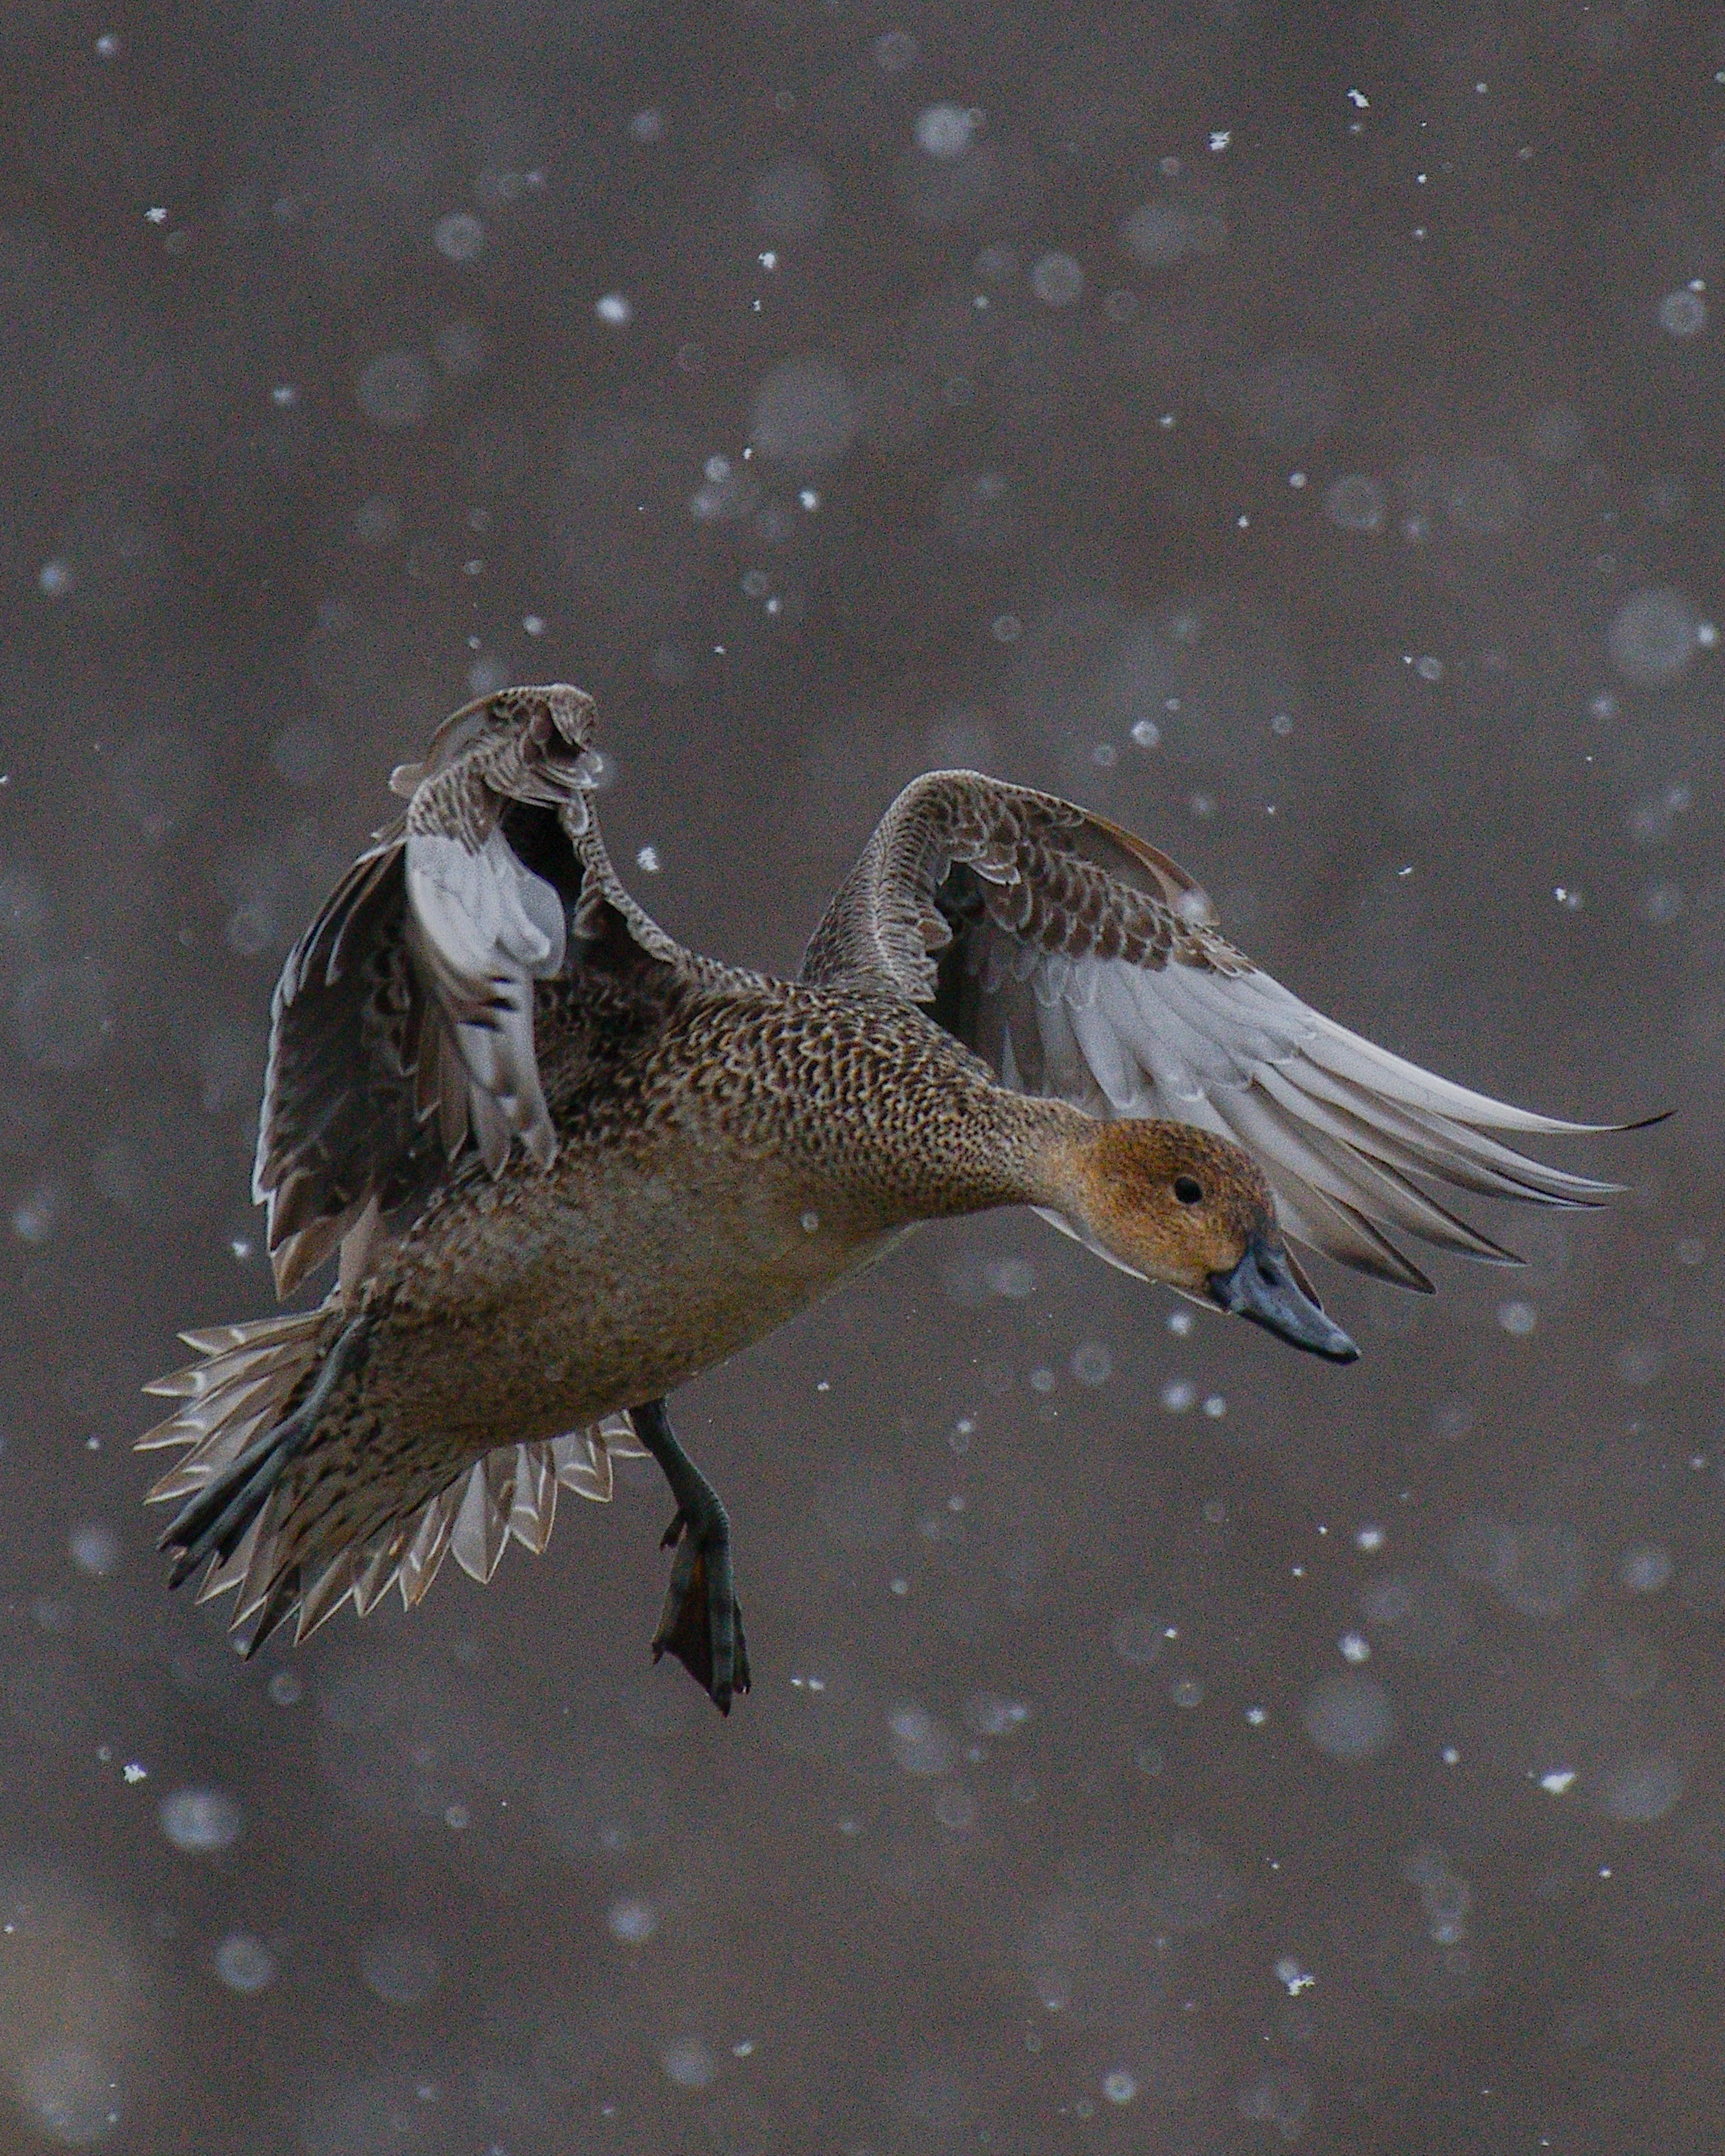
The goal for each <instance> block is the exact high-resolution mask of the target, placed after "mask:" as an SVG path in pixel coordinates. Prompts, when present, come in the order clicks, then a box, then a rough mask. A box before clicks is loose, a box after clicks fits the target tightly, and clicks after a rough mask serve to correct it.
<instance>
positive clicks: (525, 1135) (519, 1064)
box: [407, 826, 566, 1171]
mask: <svg viewBox="0 0 1725 2156" xmlns="http://www.w3.org/2000/svg"><path fill="white" fill-rule="evenodd" d="M407 884H408V905H409V906H410V908H411V910H412V926H411V928H410V931H409V933H410V935H411V936H412V938H413V945H414V950H415V955H416V957H418V958H419V959H420V961H421V962H422V963H423V964H424V968H425V970H426V972H427V973H428V974H429V977H430V979H431V983H432V985H433V988H434V991H435V993H436V995H437V998H438V1001H439V1003H440V1004H442V1006H443V1009H444V1014H445V1015H446V1016H447V1018H448V1019H449V1023H450V1024H451V1026H452V1027H453V1029H454V1037H455V1045H456V1048H457V1051H458V1053H459V1056H460V1059H461V1063H462V1066H463V1068H464V1069H465V1071H466V1073H467V1076H468V1078H469V1080H470V1081H471V1083H470V1099H469V1109H470V1114H471V1116H472V1119H473V1127H474V1131H475V1136H476V1137H477V1138H478V1141H479V1143H480V1150H481V1152H483V1153H484V1154H485V1161H486V1164H487V1165H488V1166H489V1167H490V1168H492V1169H493V1170H494V1171H495V1169H496V1168H498V1167H500V1166H501V1164H502V1161H503V1159H504V1158H507V1154H508V1149H509V1140H510V1137H511V1134H518V1135H519V1136H520V1137H521V1139H522V1140H523V1142H525V1143H526V1147H527V1150H528V1151H529V1152H531V1154H532V1155H533V1157H534V1158H535V1159H536V1160H537V1161H538V1162H539V1163H540V1164H541V1165H542V1166H546V1165H548V1164H549V1163H550V1161H551V1159H552V1157H553V1155H554V1154H555V1152H556V1149H557V1147H556V1140H555V1137H553V1135H552V1127H551V1116H550V1114H549V1112H548V1111H547V1107H546V1105H545V1096H544V1093H543V1091H542V1089H541V1086H540V1083H539V1067H538V1062H537V1060H536V1055H535V1052H534V1045H533V983H534V982H535V981H536V980H546V979H549V978H552V976H553V975H555V974H556V973H558V972H559V971H560V970H561V968H562V962H563V953H564V948H565V936H566V931H565V927H564V922H563V909H562V901H560V900H559V899H558V897H557V893H556V891H553V890H552V886H551V885H549V884H548V883H547V882H546V881H545V880H544V879H543V878H542V876H537V875H534V874H533V872H532V871H531V870H530V869H528V868H526V867H525V866H524V865H523V864H522V863H521V860H520V859H519V858H518V857H517V855H516V853H515V851H514V850H513V849H512V848H511V846H510V844H508V842H507V840H506V839H505V838H504V836H503V834H502V832H501V830H500V829H496V828H495V826H494V827H493V829H491V831H490V833H489V834H488V835H487V836H486V838H485V843H484V844H482V845H480V846H479V847H477V848H475V847H471V846H470V845H468V844H466V843H465V841H464V840H462V839H459V838H450V837H447V836H445V835H444V834H441V833H436V832H424V833H421V832H410V833H409V834H408V841H407Z"/></svg>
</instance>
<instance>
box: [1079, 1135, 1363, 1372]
mask: <svg viewBox="0 0 1725 2156" xmlns="http://www.w3.org/2000/svg"><path fill="white" fill-rule="evenodd" d="M1070 1177H1071V1183H1072V1186H1073V1188H1072V1197H1073V1198H1074V1199H1076V1201H1077V1202H1076V1206H1075V1207H1074V1208H1073V1209H1074V1210H1076V1212H1077V1213H1078V1214H1079V1216H1080V1219H1081V1224H1082V1226H1083V1228H1084V1229H1085V1230H1086V1233H1087V1234H1088V1235H1089V1236H1090V1237H1091V1239H1092V1240H1094V1241H1095V1242H1096V1243H1097V1244H1098V1245H1100V1246H1101V1249H1102V1250H1103V1251H1104V1252H1105V1253H1106V1255H1108V1256H1109V1257H1111V1258H1113V1259H1114V1260H1117V1262H1118V1263H1119V1264H1121V1265H1125V1266H1126V1267H1127V1268H1128V1270H1131V1271H1132V1272H1136V1273H1142V1274H1143V1275H1144V1276H1145V1277H1146V1278H1147V1279H1149V1280H1155V1281H1163V1282H1164V1283H1165V1284H1166V1285H1167V1286H1169V1287H1174V1288H1178V1289H1179V1290H1180V1291H1181V1293H1182V1294H1183V1295H1189V1296H1193V1297H1194V1298H1195V1299H1196V1300H1198V1301H1204V1302H1211V1303H1214V1304H1215V1305H1216V1306H1217V1307H1218V1308H1219V1309H1222V1310H1226V1311H1231V1312H1233V1313H1234V1314H1235V1316H1236V1317H1249V1318H1250V1319H1251V1321H1252V1322H1253V1323H1254V1324H1255V1325H1261V1326H1264V1327H1266V1328H1267V1329H1268V1330H1269V1331H1270V1332H1274V1333H1276V1334H1277V1335H1278V1336H1279V1337H1281V1338H1282V1339H1284V1340H1286V1341H1287V1342H1290V1343H1291V1345H1292V1346H1293V1347H1304V1348H1307V1349H1308V1350H1309V1351H1310V1352H1311V1353H1312V1354H1314V1355H1322V1356H1323V1357H1324V1358H1326V1359H1327V1361H1329V1362H1332V1363H1352V1362H1354V1361H1356V1360H1357V1359H1358V1355H1359V1350H1358V1347H1355V1346H1354V1344H1353V1342H1352V1341H1351V1340H1350V1339H1349V1338H1348V1335H1347V1334H1346V1333H1345V1332H1343V1330H1342V1328H1341V1327H1340V1326H1339V1325H1337V1324H1335V1323H1334V1322H1332V1320H1331V1319H1329V1318H1327V1317H1325V1315H1324V1313H1323V1312H1322V1310H1321V1309H1320V1308H1319V1307H1318V1305H1317V1302H1316V1301H1314V1300H1313V1298H1312V1296H1311V1294H1310V1293H1309V1292H1308V1291H1307V1289H1306V1287H1305V1286H1304V1285H1303V1284H1302V1282H1301V1280H1300V1278H1299V1276H1298V1274H1297V1273H1296V1270H1295V1268H1294V1266H1293V1265H1292V1264H1291V1262H1290V1260H1289V1257H1288V1253H1287V1250H1286V1246H1285V1245H1284V1244H1283V1242H1282V1239H1281V1230H1280V1229H1279V1228H1278V1227H1277V1226H1276V1200H1275V1199H1274V1197H1273V1196H1272V1195H1271V1189H1270V1185H1269V1184H1268V1183H1266V1181H1265V1179H1264V1175H1263V1172H1262V1170H1261V1169H1260V1168H1259V1166H1258V1164H1257V1163H1256V1162H1255V1160H1254V1159H1253V1158H1252V1157H1251V1155H1250V1153H1249V1152H1245V1151H1244V1150H1243V1149H1242V1148H1241V1147H1239V1146H1237V1145H1233V1144H1230V1142H1229V1141H1228V1140H1227V1139H1225V1138H1219V1137H1212V1136H1211V1135H1210V1133H1209V1132H1208V1131H1200V1130H1195V1129H1194V1128H1193V1127H1192V1126H1191V1125H1190V1124H1188V1123H1173V1122H1146V1121H1141V1120H1139V1119H1137V1118H1129V1119H1127V1120H1124V1121H1122V1122H1109V1123H1097V1124H1096V1126H1095V1127H1094V1130H1093V1132H1086V1134H1085V1137H1084V1139H1083V1142H1081V1144H1080V1145H1078V1146H1077V1147H1076V1148H1075V1149H1074V1158H1072V1160H1071V1163H1070ZM1069 1204H1070V1200H1069Z"/></svg>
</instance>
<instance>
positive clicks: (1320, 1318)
mask: <svg viewBox="0 0 1725 2156" xmlns="http://www.w3.org/2000/svg"><path fill="white" fill-rule="evenodd" d="M1210 1294H1211V1296H1212V1297H1213V1299H1214V1301H1216V1302H1218V1303H1219V1305H1220V1306H1221V1307H1222V1308H1223V1309H1224V1310H1227V1311H1231V1312H1233V1313H1234V1315H1235V1317H1249V1318H1250V1320H1251V1321H1252V1322H1253V1324H1254V1325H1261V1326H1263V1327H1265V1328H1266V1331H1268V1332H1273V1333H1275V1334H1276V1337H1277V1338H1278V1339H1281V1340H1286V1342H1287V1343H1288V1345H1289V1346H1290V1347H1304V1348H1305V1349H1307V1352H1308V1353H1311V1354H1313V1355H1322V1357H1323V1358H1324V1360H1325V1361H1326V1362H1327V1363H1357V1362H1358V1360H1359V1350H1358V1347H1355V1346H1354V1344H1353V1342H1352V1341H1351V1340H1350V1339H1349V1338H1348V1335H1347V1334H1346V1333H1345V1332H1343V1330H1342V1328H1341V1327H1340V1326H1339V1325H1337V1324H1336V1323H1334V1322H1332V1320H1331V1319H1329V1318H1327V1317H1325V1316H1324V1314H1323V1312H1322V1311H1321V1310H1320V1309H1319V1308H1318V1306H1317V1304H1316V1303H1315V1302H1314V1301H1312V1298H1311V1296H1309V1295H1307V1294H1306V1293H1305V1291H1303V1290H1302V1289H1301V1286H1300V1284H1299V1282H1298V1281H1296V1279H1295V1278H1294V1274H1293V1269H1292V1267H1291V1265H1289V1263H1288V1254H1287V1252H1286V1250H1282V1249H1281V1248H1280V1247H1279V1246H1278V1245H1276V1244H1274V1243H1272V1242H1271V1241H1270V1240H1268V1239H1267V1237H1266V1236H1263V1235H1254V1236H1253V1238H1252V1240H1251V1241H1250V1243H1249V1244H1247V1245H1246V1253H1245V1256H1244V1257H1243V1258H1242V1259H1241V1260H1240V1263H1239V1264H1238V1265H1236V1266H1235V1268H1234V1270H1233V1271H1232V1272H1230V1273H1212V1274H1211V1275H1210Z"/></svg>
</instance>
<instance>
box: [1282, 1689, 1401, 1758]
mask: <svg viewBox="0 0 1725 2156" xmlns="http://www.w3.org/2000/svg"><path fill="white" fill-rule="evenodd" d="M1301 1720H1302V1721H1303V1722H1304V1723H1305V1725H1306V1733H1307V1736H1308V1737H1309V1738H1311V1739H1312V1743H1314V1744H1315V1745H1317V1748H1318V1749H1319V1751H1320V1752H1327V1753H1329V1754H1330V1756H1331V1757H1332V1758H1336V1759H1348V1760H1366V1759H1372V1758H1376V1757H1377V1755H1378V1753H1380V1752H1382V1751H1383V1750H1384V1748H1385V1746H1386V1745H1388V1744H1389V1742H1390V1740H1391V1739H1392V1738H1394V1735H1395V1731H1396V1719H1395V1710H1394V1707H1392V1706H1391V1705H1390V1702H1389V1692H1388V1691H1386V1690H1385V1689H1384V1686H1383V1685H1382V1684H1381V1683H1379V1681H1378V1679H1377V1678H1376V1677H1368V1676H1361V1675H1359V1674H1358V1672H1357V1671H1353V1670H1348V1671H1342V1672H1338V1673H1337V1675H1336V1676H1329V1677H1325V1678H1324V1679H1322V1681H1321V1682H1319V1683H1318V1684H1317V1685H1314V1686H1313V1687H1312V1691H1310V1692H1309V1693H1308V1694H1307V1699H1306V1705H1305V1708H1304V1710H1303V1712H1302V1714H1301Z"/></svg>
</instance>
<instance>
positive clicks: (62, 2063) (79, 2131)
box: [7, 1925, 120, 2148]
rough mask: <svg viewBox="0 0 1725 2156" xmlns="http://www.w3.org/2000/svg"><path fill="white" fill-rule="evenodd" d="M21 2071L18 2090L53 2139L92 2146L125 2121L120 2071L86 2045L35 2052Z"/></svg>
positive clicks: (80, 2145)
mask: <svg viewBox="0 0 1725 2156" xmlns="http://www.w3.org/2000/svg"><path fill="white" fill-rule="evenodd" d="M7 1928H8V1930H10V1929H11V1927H10V1926H9V1925H8V1927H7ZM15 2071H16V2075H17V2081H18V2093H19V2094H20V2095H21V2096H22V2097H23V2100H24V2103H25V2105H26V2107H27V2108H28V2111H29V2112H30V2114H31V2116H32V2117H33V2119H34V2121H35V2123H36V2124H37V2125H38V2126H39V2128H41V2129H42V2131H43V2132H44V2133H46V2134H47V2135H48V2136H49V2138H50V2139H51V2140H54V2141H58V2142H60V2143H64V2145H65V2146H66V2147H67V2148H88V2147H89V2146H90V2144H91V2143H94V2142H97V2141H101V2140H104V2139H105V2138H106V2137H107V2136H108V2135H109V2134H110V2133H112V2132H113V2130H114V2128H116V2126H117V2125H118V2124H119V2123H120V2108H119V2106H118V2104H117V2103H116V2102H115V2091H116V2088H117V2087H119V2083H118V2081H117V2079H116V2076H115V2073H114V2070H113V2068H112V2067H111V2066H110V2065H109V2063H108V2061H106V2060H105V2059H103V2058H101V2057H100V2056H98V2055H97V2054H96V2053H95V2052H94V2051H85V2048H84V2046H82V2045H81V2044H60V2045H55V2046H51V2047H49V2048H48V2049H46V2050H43V2051H33V2052H31V2053H30V2054H29V2056H28V2057H26V2058H24V2059H23V2061H21V2062H20V2064H19V2065H18V2067H17V2068H16V2069H15Z"/></svg>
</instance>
